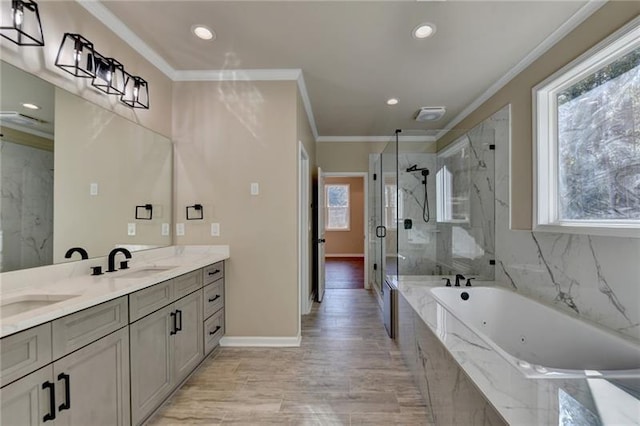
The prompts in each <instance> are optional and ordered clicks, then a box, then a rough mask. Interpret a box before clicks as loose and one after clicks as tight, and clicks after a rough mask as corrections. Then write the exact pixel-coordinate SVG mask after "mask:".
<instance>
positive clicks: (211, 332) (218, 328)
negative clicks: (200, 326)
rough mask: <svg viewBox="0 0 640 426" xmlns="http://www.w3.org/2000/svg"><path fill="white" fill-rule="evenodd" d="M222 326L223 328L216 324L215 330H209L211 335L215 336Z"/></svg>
mask: <svg viewBox="0 0 640 426" xmlns="http://www.w3.org/2000/svg"><path fill="white" fill-rule="evenodd" d="M221 328H222V327H220V326H219V325H218V326H216V329H215V330H213V331H210V332H209V336H213V335H214V334H216V333H217V332H218V330H220V329H221Z"/></svg>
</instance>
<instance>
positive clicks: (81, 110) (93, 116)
mask: <svg viewBox="0 0 640 426" xmlns="http://www.w3.org/2000/svg"><path fill="white" fill-rule="evenodd" d="M55 98H56V101H55V102H56V106H55V108H56V116H55V150H54V164H55V170H54V178H53V194H54V200H55V202H54V212H53V216H54V229H53V236H54V238H53V261H54V263H58V262H63V261H65V259H64V254H65V252H66V251H67V249H69V248H71V247H75V246H80V247H83V248H85V249H86V250H87V251H88V252H89V256H90V257H96V256H105V255H106V254H107V253H109V251H110V250H111V249H112V248H113V247H114V246H115V245H116V244H144V245H161V246H166V245H170V244H171V237H170V236H165V237H163V236H162V234H161V230H162V223H172V221H173V219H172V215H171V209H172V185H171V181H172V169H173V147H172V144H171V141H170V140H169V139H167V138H165V137H164V136H161V135H159V134H157V133H154V132H152V131H150V130H148V129H145V128H144V127H141V126H138V125H137V124H134V123H132V122H130V121H128V120H126V119H124V118H122V117H120V116H118V115H116V114H114V113H112V112H110V111H107V110H105V109H103V108H100V107H98V106H97V105H94V104H92V103H90V102H87V101H86V100H84V99H82V98H80V97H78V96H75V95H72V94H70V93H69V92H67V91H65V90H61V89H56V90H55ZM91 183H97V184H98V195H97V196H91V195H89V186H90V184H91ZM147 203H150V204H152V205H153V219H152V220H135V206H136V205H142V204H147ZM128 223H135V224H136V235H135V236H128V235H127V224H128ZM74 257H75V256H74ZM75 258H76V259H77V257H75Z"/></svg>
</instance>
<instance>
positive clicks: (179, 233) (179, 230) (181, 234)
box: [176, 223, 184, 237]
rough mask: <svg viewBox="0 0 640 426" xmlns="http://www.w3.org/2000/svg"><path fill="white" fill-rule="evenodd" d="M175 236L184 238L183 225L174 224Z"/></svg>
mask: <svg viewBox="0 0 640 426" xmlns="http://www.w3.org/2000/svg"><path fill="white" fill-rule="evenodd" d="M176 235H177V236H178V237H184V223H176Z"/></svg>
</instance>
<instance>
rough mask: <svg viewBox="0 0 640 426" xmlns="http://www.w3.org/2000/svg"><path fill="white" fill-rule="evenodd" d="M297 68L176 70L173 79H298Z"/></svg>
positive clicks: (298, 70)
mask: <svg viewBox="0 0 640 426" xmlns="http://www.w3.org/2000/svg"><path fill="white" fill-rule="evenodd" d="M301 75H302V70H301V69H299V68H291V69H248V70H243V69H233V70H231V69H229V70H185V71H176V72H175V74H174V76H173V81H283V80H298V79H299V78H300V76H301Z"/></svg>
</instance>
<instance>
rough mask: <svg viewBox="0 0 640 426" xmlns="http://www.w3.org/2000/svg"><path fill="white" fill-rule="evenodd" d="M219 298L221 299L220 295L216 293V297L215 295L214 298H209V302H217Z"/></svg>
mask: <svg viewBox="0 0 640 426" xmlns="http://www.w3.org/2000/svg"><path fill="white" fill-rule="evenodd" d="M218 299H220V295H219V294H216V297H213V298H211V299H209V302H215V301H216V300H218Z"/></svg>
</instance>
